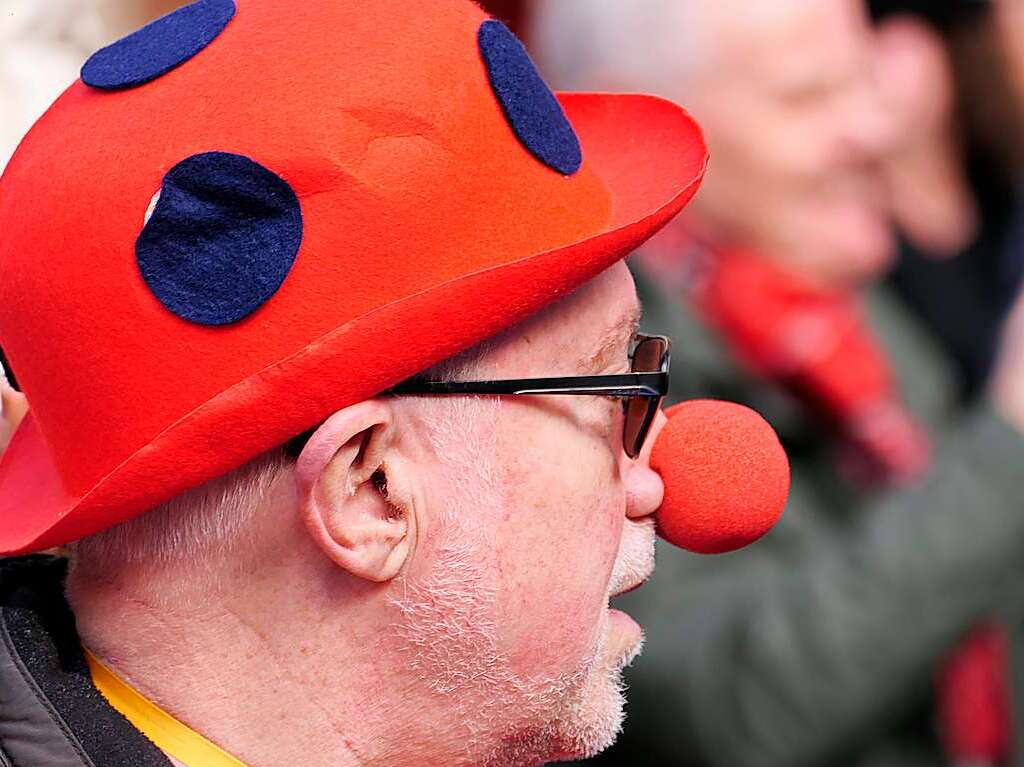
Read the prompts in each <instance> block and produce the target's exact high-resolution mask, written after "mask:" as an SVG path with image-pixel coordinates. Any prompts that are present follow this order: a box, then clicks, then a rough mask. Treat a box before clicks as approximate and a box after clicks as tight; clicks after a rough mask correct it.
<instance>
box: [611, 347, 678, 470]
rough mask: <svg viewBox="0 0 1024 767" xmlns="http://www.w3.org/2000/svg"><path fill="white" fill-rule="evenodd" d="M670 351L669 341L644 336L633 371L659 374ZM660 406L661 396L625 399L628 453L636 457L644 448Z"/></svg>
mask: <svg viewBox="0 0 1024 767" xmlns="http://www.w3.org/2000/svg"><path fill="white" fill-rule="evenodd" d="M667 353H668V344H666V343H665V341H664V340H663V339H661V338H645V339H644V340H643V341H641V342H640V343H639V344H637V347H636V350H635V351H634V352H633V372H634V373H657V372H660V371H661V368H662V365H663V364H664V361H665V355H666V354H667ZM659 407H661V398H660V397H632V398H630V399H629V400H627V402H626V422H625V428H624V430H623V435H622V439H623V447H624V448H625V449H626V455H628V456H629V457H630V458H636V457H637V456H638V455H640V451H641V450H643V447H644V442H645V441H646V440H647V432H649V431H650V429H651V424H652V423H654V419H655V417H656V416H657V414H658V408H659Z"/></svg>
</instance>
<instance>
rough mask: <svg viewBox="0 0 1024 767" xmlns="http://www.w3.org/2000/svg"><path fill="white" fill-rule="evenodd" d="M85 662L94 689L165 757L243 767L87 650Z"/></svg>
mask: <svg viewBox="0 0 1024 767" xmlns="http://www.w3.org/2000/svg"><path fill="white" fill-rule="evenodd" d="M85 660H86V662H87V663H88V664H89V671H90V672H91V673H92V681H93V684H95V685H96V689H97V690H99V691H100V692H101V693H103V697H105V698H106V699H107V701H108V702H109V703H110V705H111V706H113V707H114V708H115V709H117V710H118V711H120V712H121V714H122V715H124V718H125V719H127V720H128V721H129V722H131V723H132V724H133V725H134V726H135V728H136V729H137V730H139V731H140V732H141V733H142V734H143V735H145V736H146V737H147V738H149V739H150V740H151V741H153V743H154V745H156V747H157V748H159V749H160V750H161V751H163V752H164V753H165V754H168V755H170V756H173V757H174V758H175V759H177V760H178V761H179V762H184V763H185V764H187V765H188V767H245V765H244V764H242V762H240V761H238V760H237V759H235V757H233V756H231V754H229V753H227V752H226V751H224V750H223V749H221V748H220V747H219V746H217V745H216V744H214V743H211V742H210V741H208V740H207V739H206V738H204V737H203V736H202V735H200V734H199V733H198V732H196V731H195V730H192V729H190V728H189V727H188V726H186V725H184V724H182V723H181V722H179V721H178V720H177V719H175V718H174V717H173V716H171V715H170V714H168V713H167V712H166V711H164V710H163V709H162V708H160V707H159V706H158V705H156V704H155V703H153V702H152V701H150V700H149V699H148V698H146V697H144V696H143V695H142V693H140V692H139V691H138V690H136V689H135V688H134V687H132V686H130V685H129V684H128V683H127V682H125V681H124V680H123V679H121V677H119V676H118V675H117V674H115V673H114V672H113V671H111V670H110V669H109V668H107V667H106V666H105V665H104V664H103V661H101V660H100V659H99V658H97V657H96V656H95V655H93V654H92V653H91V652H89V650H88V649H86V650H85Z"/></svg>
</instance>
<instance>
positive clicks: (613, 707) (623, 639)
mask: <svg viewBox="0 0 1024 767" xmlns="http://www.w3.org/2000/svg"><path fill="white" fill-rule="evenodd" d="M643 643H644V633H643V630H642V629H641V628H640V625H639V624H638V623H637V622H636V621H635V620H633V618H631V617H630V616H629V615H627V614H626V613H624V612H622V611H621V610H616V609H614V608H609V610H608V621H607V624H606V630H605V637H604V646H603V647H602V648H601V652H600V655H599V657H598V659H597V662H596V663H595V665H594V668H593V669H592V671H591V674H590V679H589V682H588V683H587V684H586V685H585V688H584V690H583V696H582V698H581V700H580V701H579V702H578V704H577V705H576V706H575V707H574V709H573V711H572V712H571V715H570V716H568V717H566V719H565V721H563V722H562V727H561V732H560V735H561V736H562V737H561V748H560V749H559V751H558V754H557V755H556V756H555V757H554V760H557V761H569V760H573V759H586V758H589V757H592V756H595V755H597V754H599V753H601V752H602V751H604V750H606V749H607V748H609V747H610V746H611V745H612V744H613V743H614V742H615V740H616V739H617V738H618V736H619V733H620V732H622V725H623V722H624V721H625V706H626V697H625V684H624V683H623V680H622V672H623V669H625V668H626V667H627V666H628V665H629V664H630V663H632V662H633V661H634V660H635V659H636V657H637V656H638V655H639V654H640V651H641V650H642V648H643Z"/></svg>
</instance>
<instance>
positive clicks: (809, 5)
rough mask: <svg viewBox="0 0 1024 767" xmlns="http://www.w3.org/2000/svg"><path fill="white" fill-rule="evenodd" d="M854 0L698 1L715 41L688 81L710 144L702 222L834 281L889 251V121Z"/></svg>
mask: <svg viewBox="0 0 1024 767" xmlns="http://www.w3.org/2000/svg"><path fill="white" fill-rule="evenodd" d="M863 5H864V4H863V3H862V2H860V0H771V2H768V1H767V0H756V1H755V2H752V3H751V2H747V1H746V0H722V1H721V2H709V3H705V4H704V6H703V8H704V12H705V13H706V14H707V15H708V16H709V19H708V23H709V29H708V30H707V34H708V37H709V39H710V40H713V41H714V45H715V46H716V48H715V49H714V50H713V55H712V58H711V61H710V64H709V66H708V68H707V71H706V72H704V73H703V74H700V75H698V77H697V79H696V80H695V81H694V82H693V84H692V87H691V88H690V90H688V91H687V103H688V106H690V107H691V109H692V110H693V112H694V114H695V116H696V117H697V119H698V120H699V121H700V122H701V123H702V125H703V126H704V128H705V131H706V132H707V136H708V141H709V145H710V149H711V158H712V159H711V166H710V171H709V173H708V176H707V180H706V182H705V184H704V188H703V189H702V191H701V193H700V194H699V195H698V197H697V200H696V203H695V211H696V212H697V213H698V215H699V216H700V217H701V218H702V219H703V222H704V223H706V225H707V226H709V227H710V229H711V231H712V233H713V234H716V235H718V236H721V237H726V238H735V239H738V240H740V241H741V242H743V243H745V244H748V245H752V246H754V247H756V248H758V249H759V250H760V251H761V252H762V253H763V254H764V255H766V256H767V257H769V258H772V259H774V260H776V261H777V262H779V263H780V264H782V265H783V266H784V267H785V268H787V269H788V270H790V271H792V272H794V273H796V274H799V275H800V276H803V277H805V278H807V279H809V280H811V281H813V282H815V283H819V284H825V285H832V286H835V285H839V286H842V285H846V284H849V283H854V282H857V281H860V280H863V279H865V278H868V277H871V276H874V275H875V274H877V273H878V272H879V270H881V269H883V268H884V267H885V266H887V265H888V263H889V261H890V259H891V257H892V254H893V251H894V243H893V240H892V235H891V234H890V228H889V225H888V221H887V216H886V211H885V204H884V203H885V195H884V193H883V190H882V189H881V183H880V177H879V173H878V171H879V163H880V161H881V159H882V158H883V154H884V153H885V152H886V150H887V149H888V148H889V146H890V143H891V141H892V140H893V138H894V126H893V125H891V124H890V118H889V117H888V116H887V114H886V111H885V110H884V109H883V108H882V104H881V101H880V98H879V94H878V93H877V92H876V89H875V87H874V83H873V82H872V61H871V44H872V38H871V31H870V28H869V26H868V22H867V19H866V18H865V16H864V10H863Z"/></svg>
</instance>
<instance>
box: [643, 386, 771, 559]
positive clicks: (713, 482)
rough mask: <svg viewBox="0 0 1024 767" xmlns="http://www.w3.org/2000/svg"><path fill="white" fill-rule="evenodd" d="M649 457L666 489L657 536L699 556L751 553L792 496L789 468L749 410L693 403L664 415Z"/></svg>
mask: <svg viewBox="0 0 1024 767" xmlns="http://www.w3.org/2000/svg"><path fill="white" fill-rule="evenodd" d="M665 415H666V416H668V418H669V421H668V423H667V424H666V425H665V427H664V428H663V429H662V430H661V433H660V434H659V435H658V440H657V442H655V444H654V449H653V451H652V452H651V467H652V468H653V469H654V470H655V471H657V472H658V473H659V474H660V475H661V478H662V480H663V481H664V483H665V498H664V501H663V502H662V505H661V508H660V509H659V510H658V513H657V517H656V519H657V524H658V534H659V535H660V536H661V537H662V538H664V539H665V540H667V541H668V542H669V543H672V544H674V545H676V546H679V547H681V548H684V549H688V550H689V551H695V552H698V553H701V554H721V553H724V552H727V551H734V550H736V549H741V548H743V547H744V546H747V545H749V544H751V543H753V542H754V541H756V540H757V539H758V538H760V537H761V536H763V535H764V534H765V533H767V532H768V531H769V530H771V529H772V528H773V527H774V526H775V523H776V522H778V521H779V517H781V516H782V511H783V509H784V508H785V505H786V499H787V497H788V496H789V461H788V459H787V458H786V453H785V451H784V450H783V449H782V445H781V444H779V439H778V437H777V436H776V434H775V432H774V430H773V429H772V427H771V426H769V425H768V422H767V421H765V420H764V419H763V418H762V417H761V416H760V415H758V414H757V413H755V412H754V411H753V410H751V409H750V408H746V407H743V406H742V405H736V404H733V403H730V402H717V401H713V400H693V401H690V402H683V403H681V404H679V405H676V406H675V407H672V408H670V409H668V410H667V411H665Z"/></svg>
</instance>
